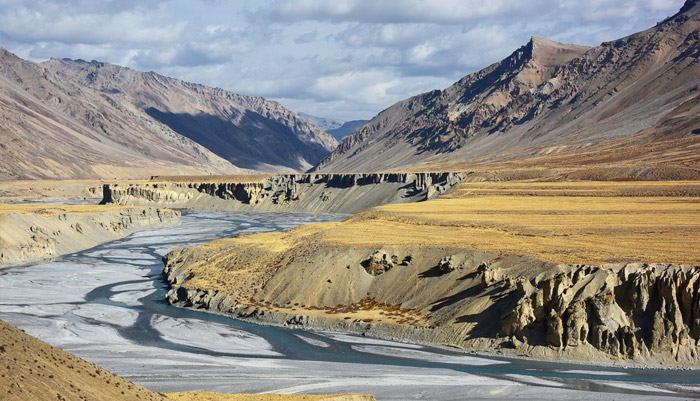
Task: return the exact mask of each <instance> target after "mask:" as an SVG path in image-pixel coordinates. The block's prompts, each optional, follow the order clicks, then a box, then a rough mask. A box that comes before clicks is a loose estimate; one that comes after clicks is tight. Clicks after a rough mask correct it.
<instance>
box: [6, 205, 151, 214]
mask: <svg viewBox="0 0 700 401" xmlns="http://www.w3.org/2000/svg"><path fill="white" fill-rule="evenodd" d="M129 209H143V208H142V207H132V206H117V205H49V204H41V203H19V204H7V203H0V215H2V214H5V213H22V214H38V215H41V216H44V217H50V216H56V215H59V214H64V213H85V214H89V213H104V212H114V211H119V210H129Z"/></svg>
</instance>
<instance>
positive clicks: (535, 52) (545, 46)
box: [526, 36, 590, 67]
mask: <svg viewBox="0 0 700 401" xmlns="http://www.w3.org/2000/svg"><path fill="white" fill-rule="evenodd" d="M526 47H527V48H528V50H529V51H530V52H531V57H532V59H533V60H534V61H537V62H538V63H540V64H542V65H543V66H545V67H555V66H557V65H561V64H563V63H566V62H567V61H569V60H571V59H573V58H576V57H579V56H581V55H582V54H583V53H584V52H586V50H588V49H590V47H589V46H581V45H575V44H570V43H562V42H557V41H554V40H551V39H546V38H542V37H539V36H533V37H531V38H530V42H529V43H528V44H527V45H526Z"/></svg>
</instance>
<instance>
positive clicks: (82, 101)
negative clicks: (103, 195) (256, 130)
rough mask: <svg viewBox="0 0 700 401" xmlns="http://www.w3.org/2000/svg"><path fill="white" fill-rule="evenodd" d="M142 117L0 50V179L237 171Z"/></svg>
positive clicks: (204, 149) (106, 176)
mask: <svg viewBox="0 0 700 401" xmlns="http://www.w3.org/2000/svg"><path fill="white" fill-rule="evenodd" d="M147 117H148V116H146V115H145V114H143V113H140V112H139V110H137V109H135V108H134V107H130V106H129V105H121V104H118V103H117V102H115V101H113V99H112V98H111V97H110V96H109V95H108V94H102V93H99V92H97V91H94V90H91V89H90V88H85V87H83V86H81V85H78V84H76V83H73V82H70V81H68V80H66V79H62V78H60V77H58V76H57V75H56V74H54V73H52V72H51V71H49V70H47V69H45V68H42V67H41V66H39V65H37V64H34V63H31V62H28V61H25V60H22V59H20V58H19V57H17V56H15V55H14V54H12V53H10V52H8V51H6V50H4V49H0V133H1V135H0V179H16V178H89V177H105V178H111V177H129V176H148V175H150V174H159V173H160V174H165V173H168V172H170V173H173V174H175V173H196V172H200V173H207V174H208V173H237V172H241V170H240V169H238V168H237V167H235V166H233V165H231V164H230V163H229V162H227V161H225V160H223V159H221V158H219V157H217V156H216V155H215V154H213V153H211V152H210V151H208V150H207V149H206V148H204V147H202V146H200V145H197V144H196V143H195V142H193V141H191V140H189V139H187V138H184V137H182V136H180V135H178V134H176V133H174V132H173V131H172V130H170V129H168V128H167V127H166V126H164V125H162V124H158V123H157V122H156V121H153V120H151V119H147Z"/></svg>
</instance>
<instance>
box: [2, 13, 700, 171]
mask: <svg viewBox="0 0 700 401" xmlns="http://www.w3.org/2000/svg"><path fill="white" fill-rule="evenodd" d="M699 49H700V4H699V0H688V1H687V2H686V3H685V5H684V6H683V8H682V9H681V10H680V11H679V12H678V13H677V14H675V15H673V16H671V17H669V18H667V19H665V20H664V21H661V22H659V23H658V24H657V25H656V26H654V27H652V28H650V29H647V30H645V31H642V32H639V33H635V34H632V35H630V36H627V37H624V38H621V39H617V40H613V41H610V42H605V43H602V44H601V45H600V46H595V47H588V46H579V45H573V44H564V43H560V42H556V41H552V40H548V39H543V38H539V37H532V39H531V40H530V41H529V42H528V43H527V44H525V45H524V46H522V47H520V48H519V49H517V50H515V51H514V52H513V53H512V54H511V55H510V56H508V57H506V58H505V59H503V60H501V61H499V62H497V63H494V64H492V65H490V66H488V67H486V68H484V69H483V70H480V71H478V72H475V73H472V74H469V75H467V76H465V77H464V78H462V79H460V80H459V81H457V82H456V83H454V84H453V85H452V86H450V87H448V88H446V89H443V90H433V91H429V92H426V93H423V94H419V95H417V96H414V97H411V98H408V99H406V100H402V101H400V102H398V103H396V104H395V105H393V106H391V107H389V108H387V109H386V110H384V111H382V112H380V113H379V114H378V115H377V116H375V117H374V118H372V119H371V120H370V121H368V122H366V121H362V120H358V121H349V122H346V121H342V120H338V119H329V118H319V117H314V116H311V115H307V114H303V113H302V114H301V115H297V114H295V113H294V112H292V111H290V110H288V109H286V108H284V107H283V106H282V105H280V104H279V103H277V102H274V101H269V100H265V99H263V98H261V97H255V96H244V95H239V94H235V93H233V92H229V91H226V90H223V89H218V88H212V87H207V86H204V85H199V84H193V83H188V82H184V81H181V80H178V79H173V78H169V77H165V76H163V75H159V74H157V73H155V72H139V71H135V70H133V69H129V68H126V67H120V66H117V65H113V64H109V63H104V62H98V61H90V62H88V61H84V60H69V59H50V60H48V61H46V62H43V63H40V64H37V63H33V62H30V61H26V60H22V59H21V58H19V57H17V56H15V55H14V54H12V53H10V52H8V51H6V50H4V49H0V129H1V131H0V132H2V135H0V156H1V157H0V179H18V178H122V177H123V178H126V177H128V178H137V177H145V176H149V175H159V174H166V175H178V174H240V173H251V172H275V173H279V172H303V171H314V172H376V171H438V170H442V171H447V170H451V171H473V170H479V169H481V170H493V169H502V170H508V171H515V170H518V169H530V170H533V169H538V170H540V171H555V170H556V171H560V170H563V171H566V172H567V173H566V174H571V175H570V177H574V178H576V174H577V173H574V172H573V171H583V170H586V171H589V172H591V171H596V172H597V173H595V174H593V173H587V174H588V175H587V176H586V177H588V178H606V179H609V178H646V179H660V178H666V179H683V178H700V156H698V155H700V62H699V61H698V59H699V58H700V50H699ZM352 130H354V131H352ZM350 131H352V134H350V135H348V136H347V137H344V136H345V135H347V134H348V133H349V132H350ZM336 138H338V139H340V138H343V139H342V141H341V142H340V144H339V145H338V140H337V139H336ZM545 175H546V174H545ZM579 178H582V176H580V175H579Z"/></svg>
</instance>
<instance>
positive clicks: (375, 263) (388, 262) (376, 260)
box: [362, 251, 399, 276]
mask: <svg viewBox="0 0 700 401" xmlns="http://www.w3.org/2000/svg"><path fill="white" fill-rule="evenodd" d="M397 264H399V257H398V256H396V255H389V254H387V253H386V252H382V251H376V252H375V253H373V254H372V255H371V256H370V257H369V258H367V259H366V260H364V261H363V262H362V267H364V268H365V271H366V272H367V273H369V274H370V275H372V276H379V275H380V274H382V273H385V272H387V271H389V270H391V269H392V268H393V267H394V266H395V265H397Z"/></svg>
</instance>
